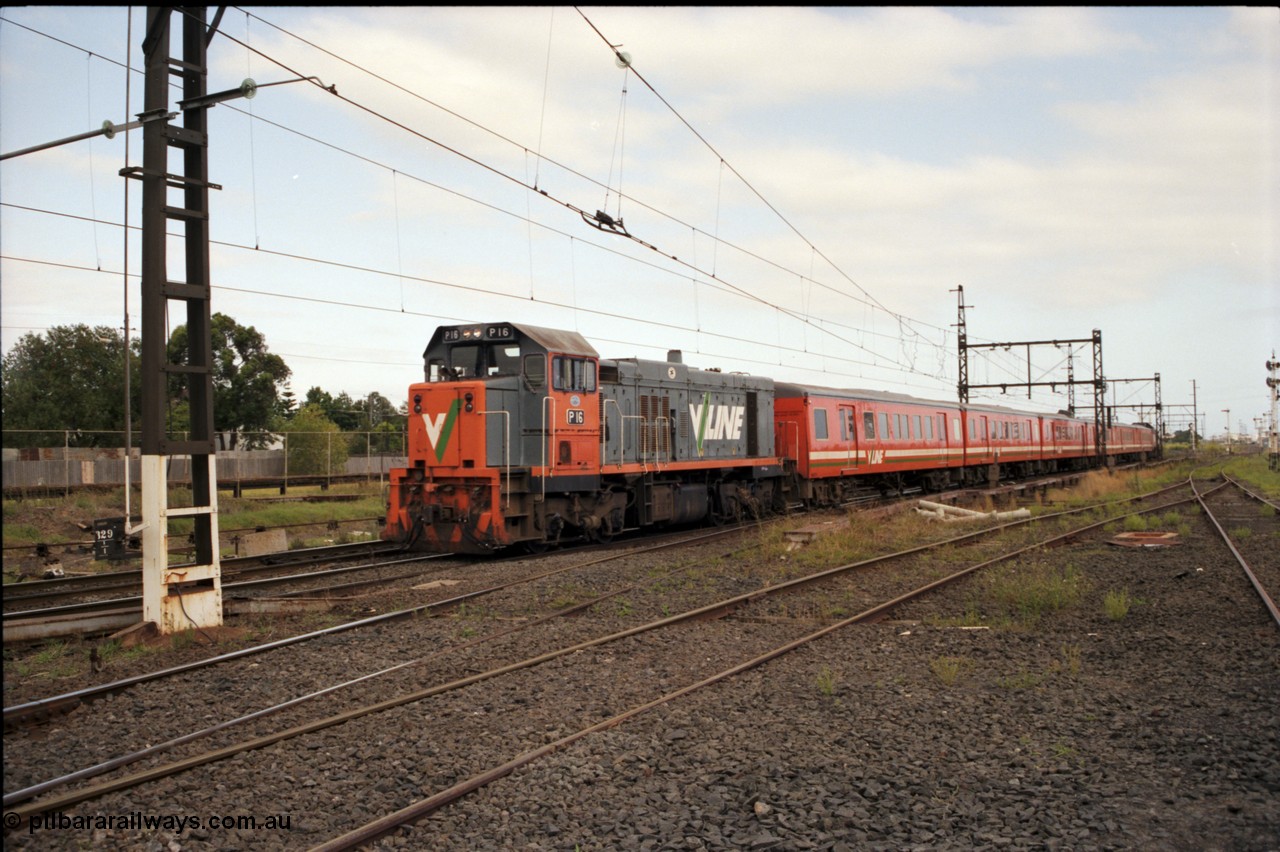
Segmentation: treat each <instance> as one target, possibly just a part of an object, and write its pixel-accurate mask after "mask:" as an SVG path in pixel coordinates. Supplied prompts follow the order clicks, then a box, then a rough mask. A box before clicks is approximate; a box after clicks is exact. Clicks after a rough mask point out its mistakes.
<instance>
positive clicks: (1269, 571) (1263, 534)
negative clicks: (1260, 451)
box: [1196, 476, 1280, 628]
mask: <svg viewBox="0 0 1280 852" xmlns="http://www.w3.org/2000/svg"><path fill="white" fill-rule="evenodd" d="M1224 479H1225V480H1226V483H1227V484H1228V485H1229V486H1231V487H1230V488H1228V489H1218V490H1217V493H1216V496H1211V493H1210V492H1206V493H1203V494H1202V493H1200V492H1199V490H1198V489H1197V490H1196V501H1197V502H1198V503H1199V505H1200V507H1201V509H1203V510H1204V512H1205V514H1206V516H1207V517H1208V519H1209V521H1210V522H1211V523H1212V524H1213V527H1214V529H1215V530H1217V532H1218V535H1219V536H1221V538H1222V541H1223V543H1224V544H1226V546H1227V548H1228V550H1230V551H1231V555H1232V556H1233V557H1234V558H1235V560H1236V562H1237V564H1239V566H1240V568H1241V570H1242V571H1244V574H1245V576H1246V577H1247V578H1248V579H1249V584H1250V585H1251V586H1252V587H1253V590H1254V591H1255V592H1256V593H1257V595H1258V600H1259V601H1260V602H1261V603H1262V605H1263V606H1264V607H1265V608H1266V610H1267V612H1268V613H1269V614H1270V615H1271V619H1272V620H1273V621H1274V622H1275V624H1276V627H1277V628H1280V607H1277V605H1276V597H1277V596H1278V595H1280V557H1277V556H1276V542H1277V541H1278V540H1280V519H1278V515H1280V505H1278V504H1277V503H1276V502H1274V501H1272V500H1268V499H1267V498H1265V497H1263V496H1262V495H1260V494H1257V493H1255V492H1253V491H1251V490H1249V489H1248V488H1246V487H1245V486H1244V485H1243V484H1241V483H1240V482H1238V481H1236V480H1235V479H1232V478H1231V477H1229V476H1224ZM1206 498H1209V499H1206ZM1246 557H1247V558H1246Z"/></svg>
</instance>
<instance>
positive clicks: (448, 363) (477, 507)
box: [382, 323, 1156, 553]
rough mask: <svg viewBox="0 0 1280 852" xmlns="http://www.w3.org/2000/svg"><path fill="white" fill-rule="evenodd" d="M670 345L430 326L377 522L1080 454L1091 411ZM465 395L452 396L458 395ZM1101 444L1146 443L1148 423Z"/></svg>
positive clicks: (845, 481) (1092, 450)
mask: <svg viewBox="0 0 1280 852" xmlns="http://www.w3.org/2000/svg"><path fill="white" fill-rule="evenodd" d="M669 358H670V360H667V361H651V360H644V359H639V358H619V359H605V358H601V357H600V356H599V355H598V353H597V352H596V350H595V349H594V348H593V347H592V346H591V344H590V343H588V342H587V341H586V339H585V338H583V337H582V336H581V335H579V334H577V333H576V332H570V331H561V330H556V329H547V328H540V327H536V326H529V325H524V324H521V323H494V324H488V325H475V326H446V327H441V328H438V329H437V330H436V332H435V334H434V335H433V336H432V339H431V341H430V343H429V344H428V345H427V348H426V350H425V351H424V352H423V361H424V368H425V370H424V372H425V375H424V381H423V382H420V383H416V384H414V385H412V386H411V387H410V389H409V396H410V399H411V400H412V407H413V412H414V413H415V414H417V415H420V416H418V417H414V418H411V419H410V423H409V441H408V448H407V455H408V461H407V464H406V466H405V467H404V468H400V469H397V470H393V471H392V472H391V488H390V492H389V501H388V507H387V522H386V525H385V527H384V530H383V534H382V535H383V538H385V539H388V540H392V541H399V542H402V543H404V544H406V545H407V546H410V547H413V548H416V549H422V550H431V551H441V552H461V553H487V552H492V551H494V550H497V549H500V548H504V547H509V546H512V545H518V544H525V545H529V546H536V547H541V546H544V545H546V544H555V543H558V542H562V541H569V540H574V539H587V540H605V539H607V538H609V537H611V536H613V535H615V534H616V533H618V532H621V531H623V530H624V529H632V528H645V527H662V526H667V525H673V524H689V523H700V522H704V521H709V520H710V521H725V520H732V519H738V518H743V517H762V516H764V515H768V514H771V513H775V512H780V511H785V509H786V508H787V507H788V506H790V505H796V504H807V505H828V504H834V503H837V502H839V501H842V500H845V499H848V498H850V497H853V496H857V495H860V494H866V493H873V492H881V493H887V492H894V491H901V490H903V489H905V488H921V489H923V490H926V491H931V490H940V489H943V488H947V487H952V486H960V485H979V484H984V483H994V482H996V481H998V480H999V479H1001V478H1004V477H1011V476H1026V475H1030V474H1034V473H1042V472H1043V473H1048V472H1054V471H1061V470H1073V469H1080V468H1085V467H1089V466H1092V465H1095V464H1098V463H1099V462H1100V458H1099V456H1098V452H1097V448H1098V446H1099V445H1100V444H1102V441H1101V440H1100V439H1101V438H1102V437H1104V436H1099V435H1098V434H1097V432H1096V427H1095V425H1094V424H1093V422H1092V421H1085V420H1080V419H1077V418H1075V417H1071V416H1069V415H1067V414H1066V413H1064V412H1059V413H1056V414H1048V413H1040V412H1027V411H1019V410H1015V409H1011V408H1005V407H1000V406H993V405H965V406H960V405H958V404H956V403H953V402H944V401H938V400H926V399H917V398H914V397H910V396H906V395H904V394H897V393H888V392H880V391H866V390H838V389H831V388H819V387H812V386H807V385H797V384H789V383H782V382H775V381H774V380H772V379H769V378H766V377H760V376H750V375H746V374H742V373H724V372H720V371H719V370H700V369H697V368H695V367H691V366H688V365H686V364H684V363H683V361H682V359H681V358H680V357H679V354H678V353H672V355H671V356H669ZM464 400H465V404H463V401H464ZM1105 439H1106V440H1105V444H1106V446H1107V453H1108V459H1109V460H1110V459H1115V460H1128V459H1140V458H1143V457H1145V456H1147V455H1149V454H1151V453H1153V452H1154V451H1155V448H1156V443H1155V433H1154V430H1152V429H1151V428H1150V427H1149V426H1147V425H1145V424H1132V425H1116V426H1112V427H1109V428H1108V430H1107V433H1106V435H1105Z"/></svg>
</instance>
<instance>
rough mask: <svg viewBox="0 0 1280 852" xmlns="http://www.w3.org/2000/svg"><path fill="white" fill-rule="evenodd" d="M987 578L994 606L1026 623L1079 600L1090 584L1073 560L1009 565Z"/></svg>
mask: <svg viewBox="0 0 1280 852" xmlns="http://www.w3.org/2000/svg"><path fill="white" fill-rule="evenodd" d="M985 579H986V584H985V585H986V589H985V592H986V595H985V599H986V601H987V603H988V606H989V607H990V608H991V610H992V611H994V612H996V613H999V614H1001V615H1005V616H1008V617H1009V618H1010V619H1012V620H1013V621H1014V622H1017V623H1021V624H1025V625H1030V624H1035V623H1036V622H1038V621H1039V620H1040V618H1041V617H1042V616H1044V615H1045V614H1047V613H1052V612H1056V611H1058V610H1063V609H1066V608H1068V607H1071V606H1074V605H1075V604H1077V603H1079V601H1080V598H1081V596H1082V595H1083V594H1084V592H1085V590H1086V588H1087V586H1088V583H1087V581H1086V580H1085V578H1084V576H1083V575H1082V574H1081V573H1080V571H1079V570H1078V569H1076V568H1075V567H1074V566H1072V565H1070V564H1068V565H1067V566H1065V567H1064V568H1062V569H1058V568H1055V567H1052V566H1048V565H1042V564H1039V563H1032V564H1030V565H1022V566H1006V567H1001V568H999V569H998V570H996V571H995V572H993V573H992V574H991V575H989V576H988V577H987V578H985Z"/></svg>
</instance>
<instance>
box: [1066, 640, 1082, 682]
mask: <svg viewBox="0 0 1280 852" xmlns="http://www.w3.org/2000/svg"><path fill="white" fill-rule="evenodd" d="M1062 667H1063V669H1064V670H1065V671H1066V673H1067V674H1068V675H1070V676H1071V677H1079V676H1080V646H1079V645H1063V646H1062Z"/></svg>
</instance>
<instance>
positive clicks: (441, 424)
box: [422, 399, 462, 461]
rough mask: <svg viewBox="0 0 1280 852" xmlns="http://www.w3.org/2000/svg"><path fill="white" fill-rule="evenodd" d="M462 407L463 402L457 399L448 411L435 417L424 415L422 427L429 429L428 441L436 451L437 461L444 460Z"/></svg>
mask: <svg viewBox="0 0 1280 852" xmlns="http://www.w3.org/2000/svg"><path fill="white" fill-rule="evenodd" d="M461 407H462V400H460V399H455V400H454V401H453V404H452V405H450V406H449V410H448V411H442V412H440V413H439V414H437V415H436V416H434V417H431V416H428V415H426V414H423V415H422V425H423V426H425V427H426V428H427V440H428V441H430V442H431V447H432V449H434V450H435V453H436V461H440V460H441V459H443V458H444V450H445V447H447V446H449V436H450V435H452V434H453V424H454V423H455V422H457V420H458V409H459V408H461Z"/></svg>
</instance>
